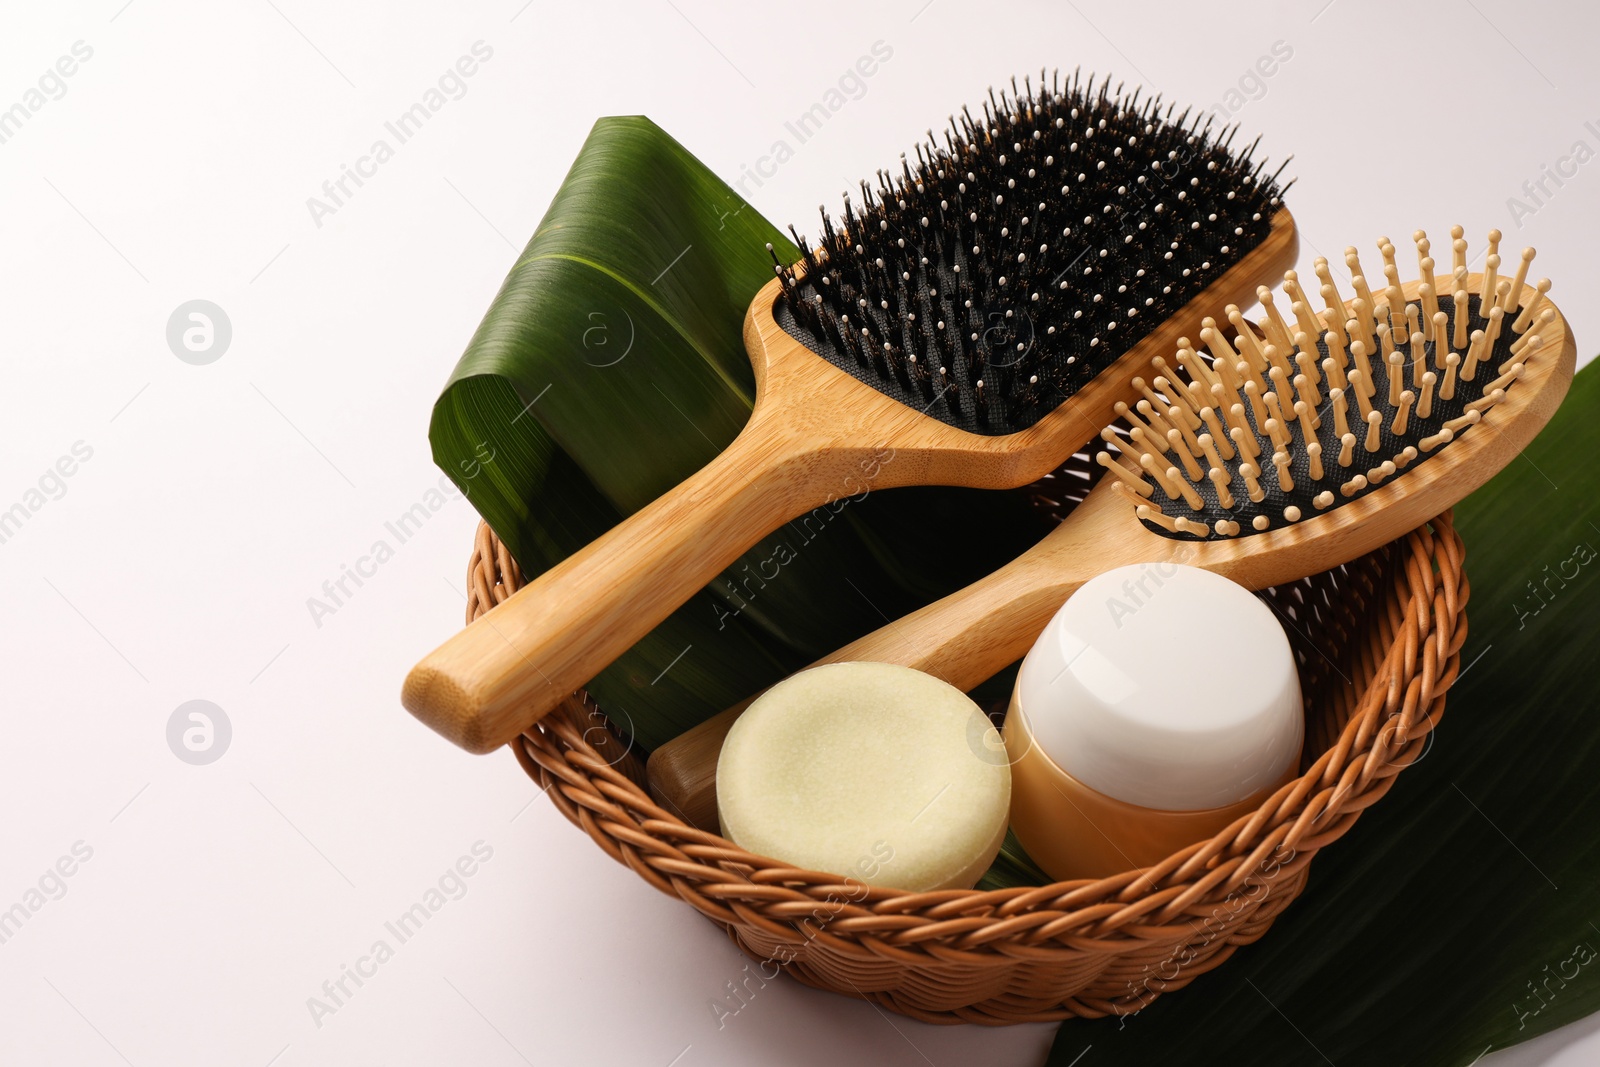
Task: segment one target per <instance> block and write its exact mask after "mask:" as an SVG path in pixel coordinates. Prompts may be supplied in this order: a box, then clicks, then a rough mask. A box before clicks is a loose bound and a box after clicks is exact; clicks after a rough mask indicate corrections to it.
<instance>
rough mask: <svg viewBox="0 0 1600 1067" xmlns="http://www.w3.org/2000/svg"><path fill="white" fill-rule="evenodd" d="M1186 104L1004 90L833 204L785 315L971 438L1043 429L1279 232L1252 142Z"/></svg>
mask: <svg viewBox="0 0 1600 1067" xmlns="http://www.w3.org/2000/svg"><path fill="white" fill-rule="evenodd" d="M1173 110H1174V106H1173V105H1170V104H1168V105H1163V104H1162V102H1161V100H1160V99H1159V98H1155V99H1149V100H1145V101H1143V102H1141V101H1140V99H1139V93H1138V92H1137V91H1135V92H1134V93H1133V94H1132V95H1131V96H1127V95H1124V93H1123V92H1122V89H1121V87H1120V86H1119V87H1118V88H1117V89H1115V90H1112V89H1111V88H1110V85H1109V82H1101V83H1100V85H1099V86H1098V87H1096V85H1095V83H1094V79H1093V78H1092V77H1091V78H1089V79H1088V80H1087V81H1086V82H1085V81H1083V80H1081V79H1080V78H1079V77H1078V76H1077V75H1076V74H1075V75H1073V77H1072V78H1071V79H1069V80H1068V81H1067V82H1066V83H1065V84H1062V83H1061V82H1060V80H1059V79H1058V78H1055V77H1052V79H1051V80H1050V83H1049V84H1048V85H1046V84H1045V82H1044V77H1043V75H1041V76H1040V85H1039V87H1038V88H1037V89H1035V88H1033V87H1032V86H1031V85H1030V84H1029V83H1028V82H1027V81H1026V80H1025V81H1024V83H1023V87H1022V88H1021V89H1018V87H1017V85H1016V83H1015V82H1014V81H1013V82H1012V93H1011V94H1010V95H1007V94H1006V93H1003V92H1002V93H1001V94H1000V95H999V97H998V98H996V97H995V95H994V93H993V92H991V93H990V96H989V102H988V103H986V104H985V105H984V107H983V114H982V117H981V118H974V117H973V116H972V115H971V114H970V112H968V111H966V110H965V109H963V111H962V114H961V116H960V117H959V118H952V119H951V121H950V128H949V129H948V130H947V131H946V132H945V134H944V137H943V144H942V145H941V144H940V143H938V141H936V140H935V138H934V136H933V134H932V132H931V131H930V133H929V135H928V141H927V143H925V144H923V145H920V146H918V147H917V149H916V151H915V157H916V158H915V162H912V161H910V160H907V159H906V158H905V157H904V156H902V157H901V165H900V172H899V173H898V174H891V173H890V172H888V171H880V172H879V174H878V185H877V187H876V188H875V189H874V188H873V187H871V186H869V185H868V184H867V183H866V182H862V183H861V203H860V204H854V203H852V202H851V199H850V196H849V194H848V193H847V194H846V195H845V201H844V212H843V215H842V216H841V217H840V219H838V220H837V221H835V220H833V219H830V218H829V217H828V215H827V212H826V211H825V210H824V212H823V215H822V233H823V235H822V240H821V241H820V242H819V243H818V245H817V246H816V247H815V248H812V247H811V246H810V245H809V244H808V243H807V242H806V240H805V239H804V238H803V237H800V236H799V235H798V234H797V235H796V241H797V243H798V244H799V246H800V249H801V262H800V264H798V265H795V264H784V263H781V262H779V261H778V260H777V258H776V255H774V264H775V269H776V271H777V273H778V275H779V277H781V278H782V279H783V290H782V292H781V293H780V295H779V297H778V300H777V303H776V306H775V307H774V308H773V316H774V318H775V319H776V321H777V322H778V324H779V325H780V326H782V327H783V329H784V330H785V331H786V332H787V333H788V334H789V335H790V336H792V337H793V338H795V340H797V341H799V342H800V343H801V344H803V345H805V346H806V347H807V348H809V349H810V350H811V351H813V352H815V353H817V354H819V355H821V356H822V357H823V358H824V359H826V360H828V361H829V362H830V363H832V364H833V365H834V366H836V367H838V368H840V369H841V370H844V371H846V372H847V373H849V374H851V375H853V376H854V377H856V378H857V379H859V380H860V381H862V382H865V383H866V384H868V385H870V386H872V387H873V388H875V389H877V390H879V391H880V392H882V393H884V394H886V395H888V396H890V397H893V398H894V399H896V400H898V401H900V402H902V403H904V404H907V405H909V406H911V407H914V408H916V409H917V410H919V411H922V412H925V413H926V414H928V415H931V416H933V417H934V418H937V419H939V420H940V421H942V422H945V423H947V424H949V425H951V426H954V427H956V428H958V429H962V430H967V431H970V432H973V433H979V434H985V435H991V436H992V435H1000V434H1007V433H1015V432H1017V431H1019V430H1024V429H1026V428H1028V427H1029V426H1032V425H1033V424H1034V423H1035V422H1037V421H1038V420H1039V419H1041V418H1043V417H1044V416H1045V415H1047V414H1049V413H1050V412H1051V411H1054V410H1055V409H1056V408H1057V407H1058V406H1060V405H1061V403H1062V402H1064V401H1065V400H1067V399H1068V398H1070V397H1071V396H1072V395H1073V394H1074V393H1075V392H1077V390H1078V389H1079V388H1081V387H1082V386H1083V385H1084V384H1086V383H1087V382H1088V381H1089V380H1090V379H1092V378H1093V377H1094V376H1095V375H1096V374H1097V373H1099V372H1100V371H1101V370H1103V369H1104V368H1106V367H1107V366H1109V365H1110V364H1111V363H1112V362H1114V361H1115V360H1116V358H1117V357H1118V356H1120V355H1121V354H1122V353H1124V352H1125V351H1127V350H1128V349H1129V348H1131V347H1133V345H1135V344H1136V343H1137V342H1138V341H1139V340H1140V339H1141V338H1143V337H1144V336H1145V335H1146V334H1148V333H1150V332H1151V331H1152V330H1153V329H1155V327H1156V326H1157V325H1159V324H1160V323H1161V322H1162V321H1163V320H1165V319H1166V318H1168V317H1169V316H1171V315H1172V314H1174V313H1175V312H1176V311H1177V310H1178V309H1180V308H1182V307H1183V306H1184V305H1185V304H1187V303H1188V302H1189V301H1190V300H1191V299H1193V298H1194V297H1195V296H1196V295H1197V294H1199V293H1200V292H1201V291H1202V290H1203V289H1205V288H1206V286H1208V285H1209V284H1211V283H1212V282H1213V281H1215V280H1216V279H1217V278H1218V277H1219V276H1220V275H1221V274H1223V273H1224V272H1225V271H1226V270H1227V269H1228V268H1229V267H1231V266H1233V265H1234V264H1235V263H1237V262H1238V261H1239V260H1240V259H1241V258H1243V257H1244V255H1245V254H1246V253H1248V252H1249V251H1250V250H1251V249H1253V248H1255V247H1256V246H1257V245H1258V244H1260V243H1261V242H1262V240H1263V239H1265V237H1266V236H1267V233H1268V231H1269V230H1270V228H1271V220H1272V216H1273V214H1274V213H1275V212H1276V210H1277V208H1278V206H1279V196H1280V194H1281V192H1282V190H1281V189H1280V188H1279V186H1278V182H1277V178H1278V175H1277V174H1276V173H1274V174H1271V175H1268V174H1265V173H1264V164H1263V163H1258V162H1253V161H1252V158H1251V157H1252V153H1253V149H1254V148H1255V145H1254V144H1251V145H1250V146H1249V147H1248V148H1245V149H1243V150H1235V149H1233V148H1232V147H1231V142H1232V138H1233V134H1234V128H1225V129H1222V130H1219V131H1216V132H1215V133H1213V131H1212V128H1211V122H1210V120H1209V119H1208V120H1206V121H1205V122H1204V123H1203V124H1202V123H1201V121H1200V117H1199V116H1198V115H1196V116H1194V117H1193V118H1191V116H1190V112H1189V111H1184V112H1183V113H1182V114H1179V115H1177V116H1176V117H1174V116H1173ZM1281 169H1282V168H1281V167H1280V168H1279V170H1280V172H1281Z"/></svg>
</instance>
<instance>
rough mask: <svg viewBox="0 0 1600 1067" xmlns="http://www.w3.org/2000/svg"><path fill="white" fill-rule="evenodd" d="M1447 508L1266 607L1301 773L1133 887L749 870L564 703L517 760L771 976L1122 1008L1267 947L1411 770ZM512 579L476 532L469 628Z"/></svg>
mask: <svg viewBox="0 0 1600 1067" xmlns="http://www.w3.org/2000/svg"><path fill="white" fill-rule="evenodd" d="M1462 560H1463V548H1462V544H1461V539H1460V537H1459V536H1458V535H1457V534H1456V532H1455V529H1454V527H1453V526H1452V524H1451V520H1450V515H1449V514H1448V513H1446V514H1445V515H1441V516H1439V517H1438V518H1436V519H1434V520H1433V521H1432V522H1431V523H1429V524H1428V525H1426V526H1423V527H1421V528H1419V529H1417V530H1414V531H1412V532H1411V533H1410V534H1408V535H1407V536H1405V537H1403V538H1401V539H1399V540H1397V541H1395V542H1393V543H1392V544H1390V545H1388V546H1386V547H1384V548H1382V549H1380V550H1378V551H1377V552H1374V553H1372V554H1370V555H1368V556H1365V557H1363V558H1362V559H1359V560H1356V561H1355V562H1353V563H1350V564H1348V565H1346V566H1343V567H1338V568H1335V569H1334V570H1332V571H1328V572H1326V573H1324V574H1320V575H1316V576H1314V577H1311V578H1307V579H1304V580H1301V581H1298V582H1294V583H1291V584H1289V585H1284V586H1278V587H1276V588H1274V589H1271V590H1268V591H1267V592H1266V593H1265V594H1263V595H1264V596H1265V597H1266V598H1267V600H1268V602H1269V603H1270V604H1271V605H1272V606H1273V608H1274V609H1275V610H1276V611H1277V613H1278V615H1279V618H1280V619H1281V620H1282V621H1283V622H1284V628H1285V631H1286V632H1287V633H1288V634H1289V637H1290V642H1291V645H1292V646H1293V647H1294V650H1295V655H1296V659H1297V662H1298V664H1299V669H1300V678H1301V688H1302V691H1303V693H1304V695H1305V699H1306V744H1305V754H1304V756H1303V757H1302V766H1301V770H1302V774H1301V776H1300V777H1299V778H1298V779H1296V780H1295V781H1292V782H1290V783H1288V784H1286V785H1284V786H1283V787H1282V788H1281V789H1279V790H1278V791H1277V792H1276V793H1275V794H1273V796H1272V797H1271V798H1269V799H1268V800H1267V801H1266V802H1265V803H1264V804H1262V806H1261V807H1260V808H1259V809H1258V810H1257V811H1256V812H1255V813H1254V814H1253V815H1250V816H1248V817H1245V818H1241V819H1240V820H1238V821H1237V822H1235V823H1234V824H1233V825H1232V826H1230V827H1228V828H1227V829H1226V830H1224V831H1222V832H1221V833H1219V834H1217V836H1215V837H1213V838H1211V839H1209V840H1206V841H1201V842H1197V843H1196V844H1194V845H1191V846H1190V847H1188V848H1185V849H1184V850H1182V851H1180V852H1177V853H1175V854H1173V855H1172V856H1170V857H1168V858H1167V859H1166V860H1165V861H1164V862H1162V863H1160V864H1158V865H1156V866H1155V867H1151V868H1148V869H1146V870H1143V871H1129V872H1126V873H1124V874H1119V875H1116V876H1114V877H1110V878H1104V879H1100V880H1098V881H1077V882H1060V883H1056V884H1054V885H1049V886H1042V887H1038V888H1029V887H1023V888H1015V889H1006V890H996V891H992V892H979V891H977V890H947V891H942V892H934V893H902V892H898V891H895V890H891V889H876V888H873V889H869V888H867V887H865V886H863V885H861V884H859V883H857V882H850V881H846V880H842V879H841V878H840V877H839V876H838V875H832V874H819V873H817V872H812V871H801V870H795V869H793V868H791V867H787V866H784V865H783V864H781V863H779V862H777V861H775V860H771V859H767V858H764V857H761V856H756V855H752V854H751V853H748V852H745V851H743V850H742V849H740V848H738V847H737V846H735V845H734V844H733V843H732V842H730V841H728V840H726V839H724V838H721V837H718V836H717V835H715V834H712V833H708V832H706V831H703V830H699V829H696V828H694V827H692V826H689V825H687V824H686V823H685V822H684V821H683V820H681V819H680V818H678V817H677V816H676V815H675V814H673V813H672V812H669V811H665V810H663V809H662V808H660V807H658V806H657V805H656V803H655V802H654V801H653V800H652V799H651V798H650V796H649V794H648V793H647V792H646V790H645V788H644V767H643V764H642V761H641V760H640V759H639V758H638V757H637V755H636V754H635V753H633V752H631V751H629V749H628V746H627V744H626V742H625V741H623V740H622V739H620V738H619V737H618V736H617V735H616V734H615V733H613V732H612V731H611V730H610V729H608V728H607V726H606V723H605V718H604V715H603V713H602V711H601V710H600V709H599V708H597V707H596V706H595V705H594V704H593V703H592V702H591V701H590V700H589V699H588V698H587V696H586V695H584V694H575V695H574V696H573V697H572V698H570V699H568V700H567V701H566V702H565V703H564V704H563V705H562V706H561V707H560V708H558V709H557V710H556V711H555V712H553V713H551V714H550V715H549V716H547V717H546V718H545V719H544V720H543V721H542V722H540V723H539V724H538V725H537V726H535V727H533V728H532V729H530V730H529V731H528V732H527V733H525V734H524V735H523V736H522V737H521V738H520V739H519V740H518V741H517V742H516V743H514V744H513V746H512V748H513V750H514V751H515V753H516V756H517V759H518V761H519V762H520V763H521V764H522V766H523V767H524V769H526V770H527V772H528V774H529V775H530V776H532V777H533V778H534V780H535V781H537V782H538V783H539V784H540V785H541V786H543V787H547V789H548V792H549V795H550V797H551V799H552V800H553V801H554V802H555V804H556V807H558V808H559V809H560V810H561V813H562V814H563V815H565V816H566V817H567V818H568V819H570V820H571V821H572V822H574V823H575V824H577V825H578V826H579V827H581V828H582V829H583V830H584V831H585V832H586V833H588V834H589V836H590V837H592V838H593V839H594V840H595V842H596V843H597V844H598V845H599V846H600V847H601V848H603V849H605V851H606V853H607V854H608V855H610V856H611V857H612V858H613V859H615V860H617V861H618V862H619V863H623V864H625V865H627V866H628V867H630V868H632V869H633V870H634V871H635V872H636V873H637V874H638V875H639V876H640V877H641V878H643V879H644V880H645V881H647V882H649V883H650V884H651V885H652V886H654V887H655V888H657V889H659V890H661V891H662V892H663V893H667V894H670V895H672V896H675V897H678V898H680V899H681V900H683V901H685V902H686V903H688V904H689V905H691V906H692V907H694V908H695V909H696V910H698V911H700V912H701V913H702V914H704V915H706V916H707V917H708V918H710V919H711V920H712V921H714V922H716V923H718V924H719V925H721V926H722V927H723V928H724V929H725V930H727V931H728V933H729V934H730V936H732V937H733V938H734V940H735V941H736V942H737V943H738V944H739V946H740V947H741V948H742V949H744V951H745V952H746V953H748V954H749V955H751V956H752V957H753V958H756V959H758V960H761V961H765V966H764V967H763V969H762V972H763V974H764V976H767V977H770V976H772V975H773V974H774V973H775V972H776V971H779V970H781V971H786V972H787V973H789V974H790V975H792V976H793V977H794V978H796V979H798V980H799V981H801V982H804V983H805V984H807V985H811V986H816V987H819V988H822V989H828V990H832V991H834V992H837V993H842V994H845V995H847V996H853V997H862V998H865V999H868V1000H871V1001H873V1002H875V1003H877V1004H879V1005H881V1006H882V1007H884V1008H887V1009H889V1010H892V1011H896V1012H899V1013H901V1014H904V1015H908V1016H912V1017H914V1018H917V1019H922V1020H924V1021H928V1022H938V1023H956V1022H973V1023H987V1024H1006V1023H1017V1022H1037V1021H1046V1020H1056V1019H1063V1018H1067V1017H1071V1016H1084V1017H1099V1016H1104V1015H1109V1014H1130V1013H1132V1012H1135V1011H1138V1010H1139V1009H1141V1008H1143V1007H1144V1006H1145V1005H1147V1004H1148V1003H1149V1002H1150V1001H1151V1000H1153V999H1154V998H1155V997H1156V996H1158V995H1160V994H1161V993H1164V992H1168V991H1170V990H1174V989H1180V988H1182V987H1183V986H1185V985H1187V984H1188V983H1189V982H1191V981H1193V980H1194V979H1195V978H1196V977H1198V976H1199V975H1201V974H1204V973H1205V972H1206V971H1208V970H1211V969H1212V968H1214V967H1216V966H1218V965H1219V964H1221V963H1222V962H1223V961H1225V960H1226V959H1227V958H1228V957H1229V956H1230V955H1232V954H1233V952H1234V951H1235V950H1236V949H1237V948H1238V947H1239V946H1241V945H1247V944H1250V943H1251V942H1253V941H1255V940H1256V939H1258V938H1259V937H1261V936H1262V935H1263V934H1264V933H1265V932H1266V931H1267V929H1268V927H1270V926H1271V924H1272V921H1273V919H1274V918H1276V917H1277V915H1278V914H1279V913H1280V912H1281V911H1282V910H1283V909H1284V908H1285V907H1287V906H1288V905H1289V904H1290V903H1291V902H1292V901H1293V900H1294V899H1295V897H1296V896H1297V895H1298V894H1299V893H1300V891H1301V889H1302V888H1303V887H1304V885H1305V881H1306V875H1307V870H1308V867H1309V864H1310V862H1311V860H1312V858H1313V857H1314V856H1315V855H1316V854H1317V852H1318V851H1319V850H1320V849H1322V848H1323V847H1325V846H1326V845H1329V844H1331V843H1332V842H1334V841H1336V840H1338V839H1339V838H1340V837H1341V836H1343V835H1344V834H1345V832H1346V831H1348V830H1349V829H1350V827H1351V826H1352V825H1353V824H1354V823H1355V821H1356V819H1357V818H1358V817H1359V816H1360V814H1361V812H1362V811H1363V810H1364V809H1366V808H1367V807H1368V806H1370V805H1372V804H1374V803H1376V802H1377V801H1378V800H1380V799H1382V797H1383V796H1384V794H1385V793H1387V792H1388V790H1389V787H1390V786H1391V785H1392V784H1393V783H1394V780H1395V776H1396V775H1397V774H1399V772H1400V771H1401V770H1402V769H1404V768H1405V767H1406V766H1408V765H1409V764H1411V763H1412V762H1414V761H1415V760H1417V759H1418V758H1419V757H1420V756H1421V754H1422V752H1423V750H1424V747H1425V745H1426V743H1427V735H1428V733H1429V731H1431V730H1432V729H1433V728H1434V727H1435V726H1437V725H1438V723H1439V719H1440V717H1441V715H1442V714H1443V712H1444V702H1445V692H1446V690H1447V689H1449V687H1450V685H1451V684H1452V683H1453V682H1454V681H1455V678H1456V675H1457V672H1458V671H1459V669H1460V650H1461V646H1462V644H1463V642H1464V641H1465V640H1466V632H1467V626H1466V602H1467V595H1468V585H1467V579H1466V575H1465V574H1464V573H1463V570H1462ZM521 584H522V576H521V573H520V572H519V571H518V569H517V567H516V564H515V562H514V561H513V560H512V559H511V558H510V556H509V554H508V553H507V552H506V551H505V549H504V547H503V546H501V544H500V543H499V541H498V540H497V539H495V537H494V535H493V534H492V533H491V532H490V531H489V529H488V527H487V526H482V527H480V528H479V531H478V536H477V541H476V544H475V546H474V552H473V557H472V562H471V566H470V568H469V572H468V589H469V595H468V606H467V619H468V621H469V622H470V621H471V620H472V619H474V618H477V617H478V616H479V615H481V614H483V613H484V612H486V611H488V610H490V609H491V608H492V607H494V605H496V604H498V603H500V602H501V601H503V600H504V599H505V598H506V597H507V596H509V595H510V594H511V593H512V592H514V591H515V590H516V589H517V588H519V587H520V585H521Z"/></svg>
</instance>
